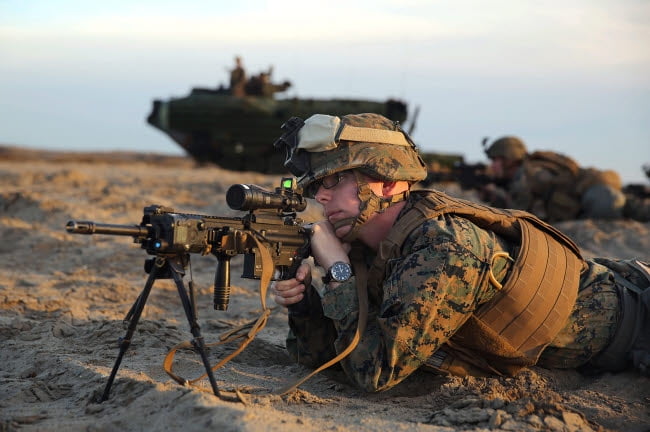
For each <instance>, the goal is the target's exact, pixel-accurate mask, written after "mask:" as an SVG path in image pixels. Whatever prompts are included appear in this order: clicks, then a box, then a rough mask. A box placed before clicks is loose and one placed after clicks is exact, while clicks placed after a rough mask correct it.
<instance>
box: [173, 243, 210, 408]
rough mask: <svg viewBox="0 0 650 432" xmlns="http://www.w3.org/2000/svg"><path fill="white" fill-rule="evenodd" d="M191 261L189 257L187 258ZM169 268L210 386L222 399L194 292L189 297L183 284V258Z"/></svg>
mask: <svg viewBox="0 0 650 432" xmlns="http://www.w3.org/2000/svg"><path fill="white" fill-rule="evenodd" d="M187 259H188V260H189V256H188V257H187ZM169 267H170V270H171V274H172V277H173V278H174V282H176V288H178V295H179V297H180V298H181V303H182V304H183V309H184V310H185V316H186V317H187V321H188V323H189V324H190V331H191V332H192V336H194V339H193V340H192V345H194V348H195V349H196V350H197V351H198V352H199V354H200V355H201V360H202V361H203V366H204V367H205V372H206V374H207V375H208V379H209V380H210V385H211V386H212V392H213V393H214V395H215V396H217V397H219V398H221V394H220V393H219V388H218V387H217V381H216V380H215V379H214V374H213V373H212V367H211V366H210V362H209V360H208V355H207V353H206V352H205V343H204V341H203V336H201V328H200V327H199V322H198V318H197V313H196V305H195V302H194V292H193V291H192V292H190V294H189V295H188V293H187V290H186V288H185V284H184V283H183V279H182V275H183V274H184V270H185V262H184V260H183V258H182V257H174V258H170V259H169Z"/></svg>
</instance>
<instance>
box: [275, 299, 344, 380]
mask: <svg viewBox="0 0 650 432" xmlns="http://www.w3.org/2000/svg"><path fill="white" fill-rule="evenodd" d="M305 294H306V295H305V297H304V298H303V300H301V302H300V303H301V305H300V308H299V309H298V308H291V307H290V308H289V335H288V336H287V339H286V346H287V351H289V355H291V357H293V359H294V360H295V361H296V362H298V363H301V364H304V365H306V366H309V367H313V368H316V367H318V366H320V365H322V364H324V363H326V362H327V361H329V360H330V359H332V358H334V357H335V356H336V351H335V350H334V340H335V339H336V329H335V328H334V324H333V323H332V320H331V319H329V318H327V317H326V316H324V315H323V307H322V305H321V299H320V296H319V295H318V293H317V292H316V290H315V289H314V288H313V287H309V289H308V290H307V291H306V293H305Z"/></svg>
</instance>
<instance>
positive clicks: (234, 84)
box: [230, 56, 246, 97]
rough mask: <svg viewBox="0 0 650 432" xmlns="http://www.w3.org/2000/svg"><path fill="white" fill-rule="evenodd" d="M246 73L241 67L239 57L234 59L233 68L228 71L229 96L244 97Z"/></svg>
mask: <svg viewBox="0 0 650 432" xmlns="http://www.w3.org/2000/svg"><path fill="white" fill-rule="evenodd" d="M245 86H246V71H245V70H244V67H243V66H242V60H241V57H239V56H237V57H235V67H234V68H232V69H231V70H230V94H232V95H233V96H238V97H241V96H245V95H246V90H245Z"/></svg>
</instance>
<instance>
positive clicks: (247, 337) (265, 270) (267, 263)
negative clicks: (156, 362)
mask: <svg viewBox="0 0 650 432" xmlns="http://www.w3.org/2000/svg"><path fill="white" fill-rule="evenodd" d="M251 238H253V240H254V241H255V245H256V247H257V249H258V250H259V252H260V256H261V258H262V275H261V277H260V289H259V293H260V303H261V305H262V312H261V313H260V316H259V317H258V318H257V319H256V320H251V321H249V322H248V323H246V324H243V325H241V326H239V327H236V328H234V329H232V330H230V331H228V332H226V333H224V334H222V335H221V336H220V337H219V339H220V340H219V342H213V343H210V344H205V346H206V347H213V346H218V345H222V344H225V343H228V342H231V341H234V340H236V339H239V338H244V340H243V341H242V342H241V343H240V345H239V347H237V349H235V350H234V351H233V352H232V353H230V354H229V355H227V356H226V357H224V358H223V359H221V361H219V363H217V364H215V365H214V366H212V371H215V370H217V369H219V368H220V367H222V366H223V365H225V364H226V363H228V362H229V361H230V360H231V359H232V358H234V357H235V356H237V355H238V354H239V353H241V352H242V351H243V350H244V348H246V346H247V345H248V344H249V343H250V342H251V341H252V340H253V339H254V338H255V336H256V335H257V333H259V332H260V331H261V330H262V329H263V328H264V327H265V326H266V323H267V322H268V317H269V316H270V315H271V311H272V309H270V308H268V307H267V306H266V293H267V288H268V286H269V284H270V283H271V278H272V276H273V270H274V266H273V259H272V258H271V253H270V252H269V251H268V249H267V248H266V247H265V246H264V245H263V244H262V243H261V242H260V240H259V239H258V238H257V237H255V236H251ZM193 346H194V344H193V343H192V341H183V342H181V343H179V344H177V345H176V346H174V347H172V348H171V349H170V350H169V352H168V353H167V355H166V356H165V360H164V361H163V368H164V369H165V372H167V375H169V376H170V377H171V378H172V379H173V380H174V381H176V382H177V383H179V384H181V385H186V384H194V383H196V382H197V381H200V380H202V379H203V378H205V377H207V376H208V374H207V372H206V373H204V374H203V375H201V376H200V377H198V378H195V379H192V380H187V379H185V378H183V377H181V376H178V375H176V374H175V373H174V372H173V362H174V356H175V355H176V351H178V350H179V349H191V348H193ZM222 393H223V392H222ZM236 394H237V398H238V399H239V400H240V401H242V402H244V401H243V400H242V398H241V394H240V393H239V392H238V391H236Z"/></svg>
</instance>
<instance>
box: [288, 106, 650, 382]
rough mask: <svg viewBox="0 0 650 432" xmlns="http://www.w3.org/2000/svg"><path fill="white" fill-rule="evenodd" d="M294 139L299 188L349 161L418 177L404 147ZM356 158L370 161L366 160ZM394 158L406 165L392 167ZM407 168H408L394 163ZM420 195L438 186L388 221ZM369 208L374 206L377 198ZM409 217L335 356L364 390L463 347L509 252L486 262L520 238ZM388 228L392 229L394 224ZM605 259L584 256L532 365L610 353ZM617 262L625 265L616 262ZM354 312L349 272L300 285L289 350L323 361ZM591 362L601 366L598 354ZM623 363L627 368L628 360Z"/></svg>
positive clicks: (452, 220) (610, 282) (452, 217)
mask: <svg viewBox="0 0 650 432" xmlns="http://www.w3.org/2000/svg"><path fill="white" fill-rule="evenodd" d="M346 117H348V116H346ZM352 117H353V120H357V121H359V122H360V123H358V124H359V126H361V127H369V126H368V124H367V123H364V122H366V120H365V119H364V118H359V117H354V116H352ZM344 120H348V119H347V118H346V119H344ZM370 120H373V119H372V118H371V119H370ZM368 123H370V124H371V125H372V126H370V127H376V126H375V125H377V123H376V122H375V123H372V122H370V121H369V122H368ZM283 128H284V127H283ZM337 128H338V126H337ZM337 128H334V129H333V130H336V129H337ZM380 128H386V129H389V128H390V125H387V126H384V125H381V127H380ZM339 134H340V132H339ZM337 135H338V134H337ZM294 137H295V130H294V131H291V130H288V131H287V132H286V133H285V135H283V137H282V138H281V139H280V140H278V142H280V143H283V145H286V146H287V148H288V149H289V150H290V151H288V153H287V154H288V157H287V163H285V165H287V166H290V167H291V169H292V172H293V173H294V175H297V176H299V177H300V179H299V181H300V182H301V184H302V185H303V186H305V187H309V186H310V184H312V183H313V182H315V181H317V180H318V179H319V178H322V177H323V176H326V175H330V174H332V173H333V172H336V171H340V170H345V169H350V168H354V169H364V170H367V173H368V174H369V175H372V176H373V177H375V178H382V177H383V178H384V179H387V180H407V179H408V180H417V179H416V178H415V177H418V176H419V175H420V174H415V173H416V172H418V169H416V168H415V167H416V166H417V165H418V164H417V162H416V159H415V158H413V157H412V156H411V155H406V153H404V154H402V153H401V152H403V151H407V153H408V151H409V150H408V146H403V145H402V146H395V147H393V146H387V145H386V146H379V145H375V146H372V145H370V144H366V143H364V142H361V144H354V145H352V144H350V145H349V147H350V148H348V147H347V146H348V144H347V143H345V144H343V143H342V144H339V145H338V146H336V143H335V142H331V140H324V141H323V142H330V143H331V144H332V147H331V150H327V151H323V150H319V151H317V152H316V153H311V152H308V151H304V152H303V153H302V155H301V153H300V148H303V149H304V148H307V145H306V144H305V142H306V141H307V140H303V141H302V142H301V143H300V144H297V143H296V142H295V141H292V139H293V138H294ZM303 138H304V137H303ZM278 142H276V143H278ZM300 146H303V147H300ZM366 147H367V148H369V149H370V150H372V151H371V152H368V154H367V155H366V154H364V153H363V152H364V149H365V148H366ZM328 152H329V153H328ZM305 153H308V154H307V156H308V157H305ZM296 155H297V157H296ZM364 160H366V161H368V165H364ZM401 160H404V161H405V163H404V164H403V165H402V164H397V165H396V163H397V162H399V161H401ZM396 161H397V162H396ZM405 167H409V168H410V169H411V170H409V171H398V170H404V169H405ZM372 170H375V171H376V172H372ZM361 186H363V185H361ZM361 186H359V188H360V189H359V198H360V200H361V208H360V210H361V212H362V213H363V212H364V209H365V208H366V207H364V206H365V205H366V204H367V203H366V202H365V201H364V200H367V197H366V196H365V195H364V194H363V193H362V191H361ZM427 194H438V192H435V191H430V192H412V193H411V194H410V195H408V197H407V198H406V202H405V206H404V208H403V209H402V210H401V213H400V215H399V216H398V218H397V221H396V222H395V225H393V226H394V227H395V226H399V223H400V221H401V220H402V219H406V218H407V215H408V214H411V213H410V212H409V211H410V210H411V209H412V208H413V207H415V206H417V205H418V204H419V201H420V200H423V199H425V198H427V196H428V195H427ZM374 207H375V208H376V209H379V208H381V207H382V204H376V205H375V206H374ZM362 222H363V221H361V223H362ZM355 223H359V221H357V222H355ZM417 223H418V224H419V225H418V226H416V228H415V229H413V230H412V231H410V230H405V231H404V232H405V233H408V236H406V237H405V238H404V240H403V241H402V243H401V244H400V245H398V246H400V248H399V249H398V250H399V251H400V254H399V256H398V257H397V258H394V259H393V258H391V259H389V260H388V261H387V263H386V268H385V272H384V274H383V278H381V280H379V281H378V282H377V283H369V284H368V303H369V307H368V316H367V324H366V326H365V329H364V330H363V333H362V334H361V338H360V341H359V343H358V345H356V347H355V348H354V350H353V351H352V352H351V353H350V354H349V355H348V356H347V357H345V358H344V359H342V360H341V361H340V365H341V366H342V367H343V369H344V371H345V373H346V375H347V376H348V377H349V378H350V379H351V380H352V381H353V382H354V383H355V384H356V385H358V386H359V387H361V388H363V389H365V390H367V391H381V390H386V389H389V388H391V387H393V386H395V385H396V384H398V383H399V382H401V381H402V380H403V379H405V378H406V377H408V376H409V375H410V374H411V373H413V372H414V371H415V370H417V369H419V368H424V369H430V368H432V369H436V365H435V362H434V361H433V359H434V358H435V357H436V356H437V355H438V354H439V353H440V352H441V351H444V349H445V347H446V346H448V345H449V344H450V343H452V342H454V343H455V344H457V345H460V348H462V342H463V341H462V340H460V341H459V340H458V339H457V336H458V335H459V334H461V329H463V328H466V327H464V326H466V325H467V323H468V322H469V320H470V319H471V318H472V317H473V316H474V315H475V312H476V311H477V310H478V309H479V308H480V307H481V306H483V305H485V304H486V303H487V302H490V301H491V300H492V299H494V298H495V296H496V294H497V292H498V291H497V289H498V288H495V284H494V281H491V280H490V277H489V276H490V273H491V274H492V275H493V276H494V278H495V280H496V281H497V283H498V284H501V285H505V284H506V282H507V281H508V280H509V275H510V274H511V273H510V271H511V270H513V267H515V264H512V263H511V262H510V261H508V260H507V259H500V260H496V261H494V257H495V256H502V255H504V254H505V253H507V255H509V256H517V251H518V250H519V249H520V246H521V245H520V244H519V243H518V242H517V241H515V240H513V239H507V238H506V237H503V236H501V235H498V234H496V233H495V231H494V230H493V229H484V228H481V227H479V226H478V225H477V224H475V223H473V222H472V221H471V220H470V218H468V217H463V216H461V215H460V214H456V213H441V214H439V216H436V217H431V218H426V219H423V220H422V222H420V221H419V220H417ZM353 226H354V225H353ZM393 231H396V232H399V228H394V229H393ZM389 236H390V234H389ZM351 241H353V243H352V244H353V249H354V248H356V247H363V248H365V249H364V251H363V252H364V253H363V254H362V256H363V257H364V259H365V260H366V264H367V265H368V267H369V268H370V267H371V265H372V264H373V261H374V260H375V255H376V254H375V252H374V251H373V250H372V249H370V248H368V247H365V246H363V245H362V244H360V243H358V242H357V241H356V240H355V239H352V240H351ZM381 247H382V246H381V245H380V246H379V248H380V249H381ZM580 262H582V261H580ZM604 264H608V262H603V263H599V262H597V261H596V260H589V261H587V262H586V264H585V266H584V267H585V268H584V271H583V272H582V273H581V274H580V280H579V286H578V294H577V300H576V301H575V303H573V302H571V303H569V306H570V305H573V308H572V309H567V315H568V316H569V318H568V319H566V321H564V320H563V322H564V326H563V328H562V329H561V330H559V332H557V333H554V337H553V338H552V342H551V343H550V344H549V345H547V346H546V349H545V350H544V351H543V352H542V354H541V356H540V357H539V359H536V360H538V364H540V365H543V366H548V367H559V368H574V367H579V366H584V365H589V364H590V363H591V362H592V361H593V360H595V359H596V360H597V359H599V358H601V357H602V356H601V353H602V352H603V351H604V350H605V351H607V352H609V351H610V350H609V347H610V346H611V345H612V341H613V339H614V338H615V335H617V334H618V333H617V332H618V330H619V329H620V321H621V318H620V317H621V313H620V310H621V304H620V303H621V302H620V300H619V295H620V292H619V291H620V289H619V287H617V284H616V283H615V277H616V276H615V274H614V272H613V271H612V270H610V269H609V268H608V267H606V266H605V265H604ZM610 264H611V263H610ZM610 267H613V265H610ZM621 268H627V267H625V265H624V263H623V264H621ZM561 274H563V273H561ZM565 277H566V276H565ZM576 282H577V281H576ZM634 282H636V283H638V284H639V285H638V286H643V287H647V286H648V284H649V283H650V280H649V281H644V280H643V278H642V277H639V278H637V279H635V281H634ZM574 287H575V285H574ZM551 288H553V287H551ZM551 290H552V289H551ZM639 291H640V290H639ZM648 292H649V293H650V290H649V291H648ZM573 293H574V294H575V288H574V291H573ZM549 294H552V293H549ZM646 297H649V296H646ZM646 300H647V298H646ZM648 303H650V302H648ZM490 304H492V303H490ZM359 314H360V305H359V300H358V292H357V286H356V279H355V277H354V276H353V277H352V278H351V279H349V280H348V281H346V282H343V283H342V284H341V285H339V286H337V287H336V288H334V289H328V288H325V289H316V288H315V287H314V286H310V287H308V288H307V290H306V292H305V297H304V299H303V300H302V301H301V302H299V303H297V304H294V305H292V306H291V307H290V308H289V326H290V332H289V335H288V337H287V349H288V351H289V353H290V354H291V355H292V357H293V358H294V359H295V360H296V361H298V362H299V363H301V364H304V365H307V366H310V367H319V366H321V365H323V364H324V363H326V362H328V361H329V360H331V359H333V358H334V357H336V356H337V354H338V353H340V352H342V351H344V350H345V349H346V348H347V347H348V346H349V345H350V343H351V341H352V340H353V338H354V334H355V332H356V331H357V329H358V322H359V321H360V317H359ZM565 316H566V315H565ZM641 317H643V318H641ZM639 321H642V322H645V323H646V327H647V328H648V327H650V323H648V315H647V312H646V314H645V315H643V314H641V315H639ZM558 328H559V326H558ZM454 336H456V337H454ZM549 340H550V339H549ZM479 342H480V341H479ZM628 348H629V347H627V346H626V347H625V350H626V351H625V352H624V353H620V355H619V357H621V358H623V357H625V359H627V354H628ZM648 351H650V346H649V347H648ZM644 355H645V354H644ZM506 360H507V359H505V358H503V357H501V358H492V359H488V360H486V362H487V363H488V366H490V364H489V363H490V362H492V366H494V367H493V369H494V370H498V369H499V367H498V365H497V364H496V363H499V362H500V361H504V362H507V361H506ZM643 361H644V362H645V363H643V364H648V365H650V358H644V360H643ZM597 365H598V367H605V368H607V367H608V364H605V362H600V363H598V364H597ZM603 365H604V366H603ZM623 365H624V366H627V360H626V361H625V362H624V364H623ZM610 369H614V368H610Z"/></svg>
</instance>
